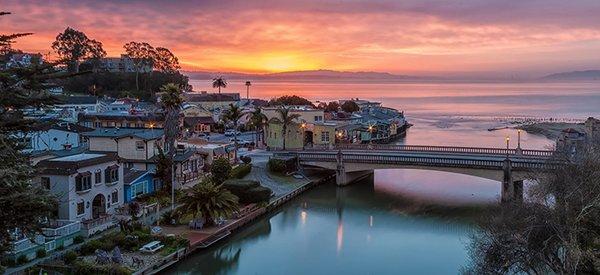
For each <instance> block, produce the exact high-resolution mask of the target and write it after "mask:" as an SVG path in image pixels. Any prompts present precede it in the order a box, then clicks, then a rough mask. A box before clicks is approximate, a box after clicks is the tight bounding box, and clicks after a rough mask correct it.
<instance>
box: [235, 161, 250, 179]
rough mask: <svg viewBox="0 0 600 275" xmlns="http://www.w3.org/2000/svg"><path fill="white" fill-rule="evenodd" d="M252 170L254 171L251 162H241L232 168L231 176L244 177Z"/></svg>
mask: <svg viewBox="0 0 600 275" xmlns="http://www.w3.org/2000/svg"><path fill="white" fill-rule="evenodd" d="M250 171H252V165H251V164H246V163H245V164H240V165H238V166H237V167H235V168H233V169H232V170H231V178H233V179H241V178H244V177H245V176H246V175H248V174H249V173H250Z"/></svg>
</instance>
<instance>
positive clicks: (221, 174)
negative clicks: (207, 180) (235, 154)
mask: <svg viewBox="0 0 600 275" xmlns="http://www.w3.org/2000/svg"><path fill="white" fill-rule="evenodd" d="M210 173H211V174H212V181H213V182H215V183H219V184H220V183H222V182H223V181H225V180H227V179H228V178H229V175H230V174H231V163H229V160H228V159H226V158H217V159H216V160H214V161H213V163H212V165H211V167H210Z"/></svg>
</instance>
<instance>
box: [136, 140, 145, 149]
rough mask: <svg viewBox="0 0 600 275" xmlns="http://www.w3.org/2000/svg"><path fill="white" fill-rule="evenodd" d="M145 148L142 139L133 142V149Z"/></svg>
mask: <svg viewBox="0 0 600 275" xmlns="http://www.w3.org/2000/svg"><path fill="white" fill-rule="evenodd" d="M145 148H146V146H144V142H143V141H136V142H135V149H136V150H138V151H144V149H145Z"/></svg>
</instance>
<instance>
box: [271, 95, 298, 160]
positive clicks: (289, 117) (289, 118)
mask: <svg viewBox="0 0 600 275" xmlns="http://www.w3.org/2000/svg"><path fill="white" fill-rule="evenodd" d="M276 112H277V115H279V117H274V118H272V119H271V121H272V122H274V123H279V124H281V128H282V131H281V136H282V137H283V150H285V140H286V136H287V128H288V127H289V126H290V125H292V124H293V123H294V121H295V120H296V119H298V118H299V117H300V114H290V108H288V107H284V106H281V107H279V108H277V110H276Z"/></svg>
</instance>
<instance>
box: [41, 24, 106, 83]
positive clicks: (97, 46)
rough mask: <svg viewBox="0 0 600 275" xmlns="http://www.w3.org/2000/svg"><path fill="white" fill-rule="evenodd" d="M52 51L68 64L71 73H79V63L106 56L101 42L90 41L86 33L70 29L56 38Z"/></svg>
mask: <svg viewBox="0 0 600 275" xmlns="http://www.w3.org/2000/svg"><path fill="white" fill-rule="evenodd" d="M52 49H54V51H55V52H56V53H57V54H58V56H59V57H60V58H61V59H63V60H64V61H65V62H67V64H68V70H69V72H79V63H80V62H81V61H83V60H86V59H91V58H102V57H104V56H106V52H105V51H104V49H102V43H101V42H99V41H96V40H93V39H90V38H88V37H87V36H86V35H85V33H83V32H80V31H78V30H75V29H72V28H70V27H67V28H66V29H65V31H64V32H62V33H59V34H58V35H57V36H56V40H55V41H54V42H53V43H52Z"/></svg>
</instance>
